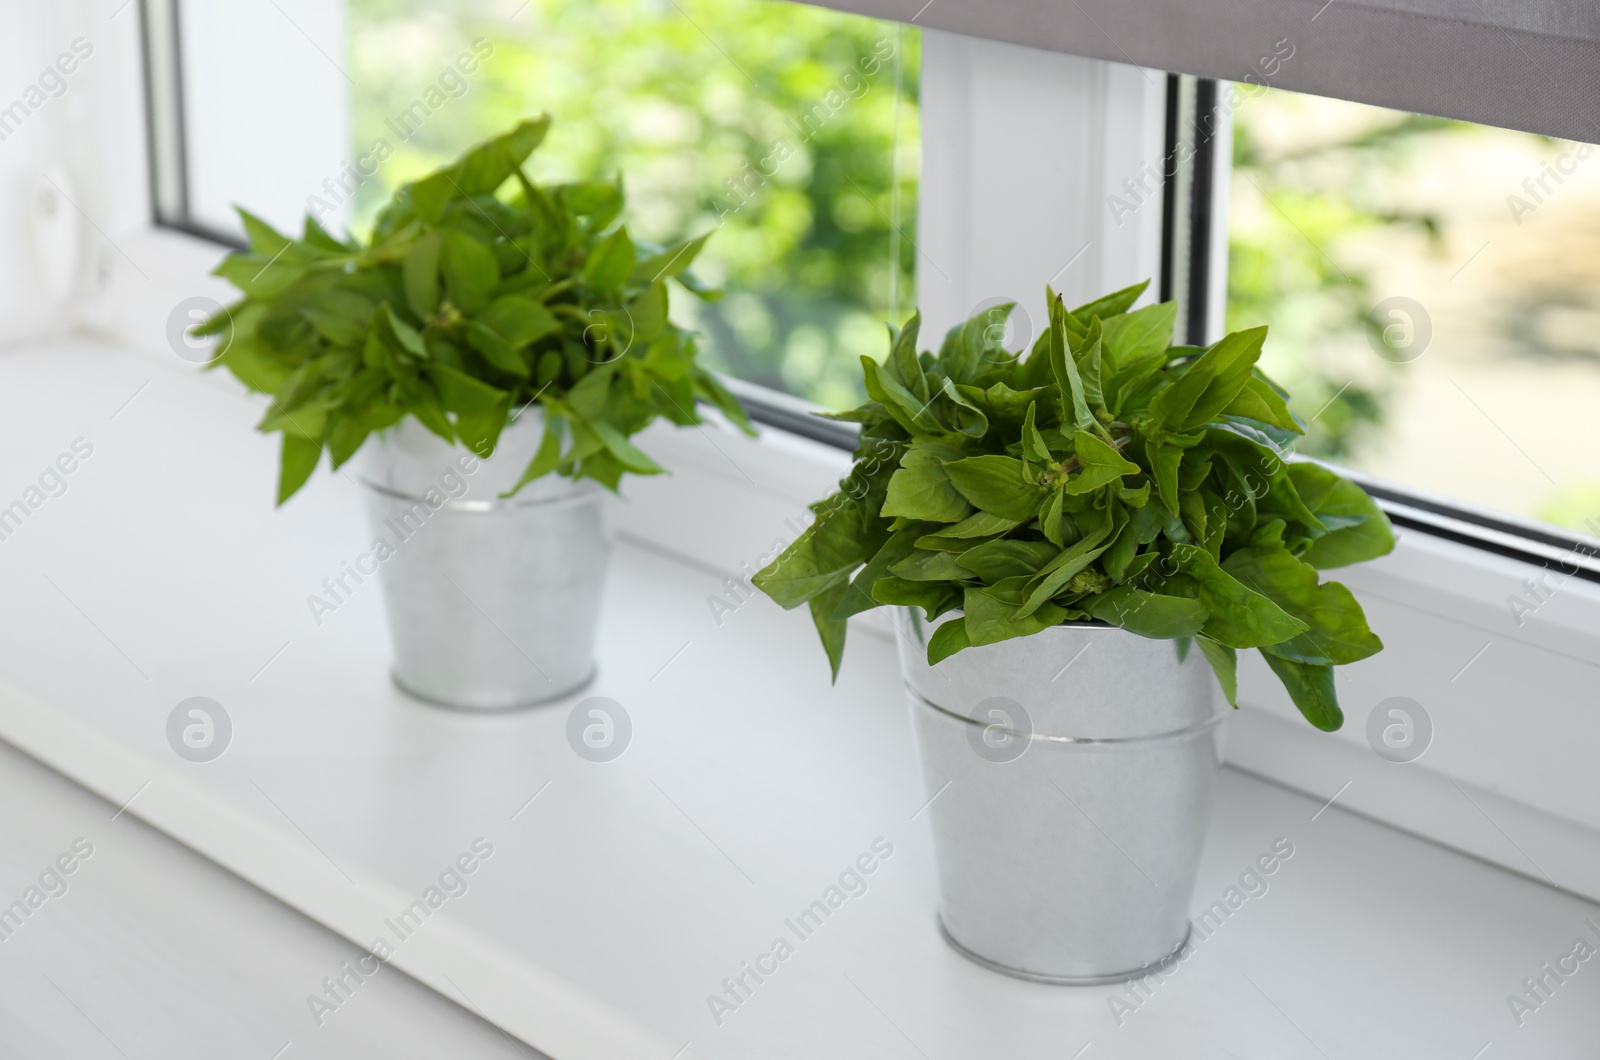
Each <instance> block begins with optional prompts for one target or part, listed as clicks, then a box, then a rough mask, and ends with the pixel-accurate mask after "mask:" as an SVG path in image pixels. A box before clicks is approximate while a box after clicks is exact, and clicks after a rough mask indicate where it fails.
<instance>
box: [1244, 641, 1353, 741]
mask: <svg viewBox="0 0 1600 1060" xmlns="http://www.w3.org/2000/svg"><path fill="white" fill-rule="evenodd" d="M1262 656H1263V658H1265V659H1266V660H1267V665H1268V666H1270V667H1272V672H1273V673H1275V674H1277V675H1278V679H1279V680H1280V681H1282V682H1283V687H1284V688H1285V689H1287V690H1288V692H1289V698H1290V699H1292V700H1294V705H1295V706H1296V707H1298V708H1299V710H1300V713H1301V714H1303V715H1305V719H1306V720H1307V721H1309V722H1310V723H1311V724H1312V725H1315V726H1316V727H1317V728H1319V729H1321V730H1322V731H1323V732H1335V731H1337V730H1338V728H1339V727H1340V726H1341V725H1343V724H1344V712H1343V711H1342V710H1340V709H1339V696H1338V694H1337V692H1335V690H1334V687H1333V667H1331V666H1308V665H1307V664H1305V663H1300V662H1294V661H1293V660H1290V659H1284V658H1280V657H1279V656H1276V655H1269V654H1267V653H1265V652H1263V653H1262Z"/></svg>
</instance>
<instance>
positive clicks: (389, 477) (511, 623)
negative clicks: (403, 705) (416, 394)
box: [359, 412, 615, 710]
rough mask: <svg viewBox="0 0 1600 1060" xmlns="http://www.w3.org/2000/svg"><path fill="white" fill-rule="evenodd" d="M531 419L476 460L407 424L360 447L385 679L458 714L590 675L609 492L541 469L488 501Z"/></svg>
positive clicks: (520, 453)
mask: <svg viewBox="0 0 1600 1060" xmlns="http://www.w3.org/2000/svg"><path fill="white" fill-rule="evenodd" d="M542 429H543V428H542V424H541V422H540V417H539V416H538V414H537V413H535V412H529V413H525V414H524V415H522V416H521V417H519V418H518V419H516V420H515V421H513V422H512V423H510V424H508V425H507V426H506V429H505V431H504V433H503V434H502V435H501V439H500V443H499V445H498V446H497V448H496V449H495V453H494V455H493V456H492V457H490V458H489V459H488V460H479V459H478V458H476V457H474V456H473V455H472V454H471V453H469V452H468V451H467V450H466V449H464V448H461V447H459V446H451V445H448V444H446V443H445V442H444V441H443V440H442V439H440V438H438V437H437V436H436V435H434V434H433V433H432V432H430V431H428V430H427V429H426V428H424V427H423V426H422V425H421V424H418V423H416V422H415V421H414V420H412V419H411V418H410V417H407V418H406V419H405V420H403V421H402V422H401V423H400V424H399V425H397V426H396V427H394V428H391V429H390V430H388V431H386V432H384V433H383V435H382V436H381V437H374V438H373V439H371V440H370V441H369V442H368V443H367V445H366V447H365V448H364V449H363V451H362V453H361V459H360V461H359V466H360V468H361V480H362V484H363V485H364V486H365V487H366V489H367V498H368V510H369V512H370V514H371V518H372V529H373V532H374V533H375V534H376V535H377V536H378V539H379V540H380V541H385V542H387V543H388V545H389V548H388V549H387V550H382V549H379V548H378V547H377V542H374V554H377V555H379V556H380V558H379V564H378V567H379V571H380V572H381V580H382V582H383V591H384V600H385V603H386V604H387V609H388V614H389V632H390V636H391V639H392V640H393V643H394V670H393V677H394V682H395V684H397V685H399V686H400V687H401V688H402V689H404V690H405V691H407V692H410V693H411V694H412V695H415V696H417V697H418V698H421V699H425V700H428V701H430V702H433V703H437V704H440V705H442V706H448V707H458V708H461V709H465V710H503V709H506V708H509V707H519V706H527V705H530V704H533V703H542V702H545V701H546V700H551V699H556V698H559V697H561V696H564V695H566V694H568V693H569V692H572V691H575V690H576V689H578V688H581V687H582V686H584V685H585V684H587V683H588V682H589V681H590V680H591V679H592V678H593V677H594V672H595V664H594V641H595V631H596V627H597V626H598V624H599V619H600V596H601V591H602V588H603V586H604V582H605V573H606V566H607V564H608V562H609V560H610V557H611V544H612V541H613V539H614V537H615V519H614V515H613V513H612V511H611V505H610V501H611V495H610V494H609V493H608V492H607V491H606V490H605V489H604V488H602V487H600V486H598V485H596V484H595V483H593V482H589V481H584V482H577V483H575V482H572V481H571V480H569V479H565V478H560V477H558V476H555V475H547V476H545V477H544V478H542V479H540V480H538V481H536V482H532V483H530V484H528V485H527V486H525V487H524V488H523V489H522V490H521V491H520V492H519V493H517V495H516V496H515V497H511V498H507V499H502V498H501V497H500V494H501V493H503V492H505V491H507V490H509V489H510V488H511V487H512V486H514V485H515V484H516V481H517V479H518V478H520V477H521V475H522V471H523V469H524V468H525V467H526V466H527V464H528V461H529V459H530V458H531V457H532V456H533V453H534V452H535V450H536V449H537V447H538V444H539V440H540V437H541V432H542Z"/></svg>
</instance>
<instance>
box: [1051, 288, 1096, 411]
mask: <svg viewBox="0 0 1600 1060" xmlns="http://www.w3.org/2000/svg"><path fill="white" fill-rule="evenodd" d="M1048 335H1049V346H1048V347H1047V350H1048V356H1049V358H1050V370H1051V373H1052V374H1053V375H1054V377H1055V382H1056V388H1057V389H1058V390H1059V391H1060V397H1061V416H1062V418H1063V419H1065V420H1067V421H1069V422H1071V423H1072V424H1073V425H1074V426H1076V427H1077V428H1078V429H1079V430H1085V429H1088V428H1091V427H1096V426H1098V423H1097V422H1096V420H1095V418H1094V414H1093V413H1091V412H1090V411H1089V403H1088V400H1087V398H1086V397H1085V395H1084V389H1083V380H1082V379H1081V378H1080V377H1079V375H1078V365H1077V362H1076V361H1074V360H1073V357H1072V351H1071V350H1070V349H1069V348H1068V344H1067V325H1066V310H1065V309H1064V308H1062V305H1061V299H1060V298H1059V297H1057V298H1056V300H1055V301H1054V302H1053V303H1052V304H1051V306H1050V330H1049V332H1048Z"/></svg>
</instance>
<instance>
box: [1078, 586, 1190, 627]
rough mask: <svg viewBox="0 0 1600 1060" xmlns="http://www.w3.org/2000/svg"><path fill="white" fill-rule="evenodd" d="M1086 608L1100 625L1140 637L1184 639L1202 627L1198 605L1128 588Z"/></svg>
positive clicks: (1112, 592) (1101, 596) (1181, 599)
mask: <svg viewBox="0 0 1600 1060" xmlns="http://www.w3.org/2000/svg"><path fill="white" fill-rule="evenodd" d="M1079 606H1083V605H1079ZM1088 608H1089V613H1090V614H1091V615H1093V616H1094V617H1095V618H1097V619H1099V620H1100V621H1102V622H1106V623H1109V624H1111V625H1113V626H1121V627H1122V628H1123V629H1125V630H1127V631H1128V632H1129V633H1137V634H1139V636H1141V637H1155V638H1157V639H1169V638H1172V637H1188V636H1192V635H1193V634H1196V633H1198V632H1200V629H1201V627H1203V626H1204V625H1205V623H1206V609H1205V605H1204V604H1202V603H1201V602H1200V601H1198V600H1191V599H1189V598H1188V597H1186V596H1165V595H1163V594H1161V593H1152V592H1147V591H1145V590H1144V589H1139V588H1135V587H1134V586H1131V585H1122V586H1118V587H1117V588H1115V589H1112V590H1110V591H1109V592H1106V593H1102V594H1101V595H1099V596H1097V597H1095V598H1094V600H1092V601H1091V602H1089V604H1088Z"/></svg>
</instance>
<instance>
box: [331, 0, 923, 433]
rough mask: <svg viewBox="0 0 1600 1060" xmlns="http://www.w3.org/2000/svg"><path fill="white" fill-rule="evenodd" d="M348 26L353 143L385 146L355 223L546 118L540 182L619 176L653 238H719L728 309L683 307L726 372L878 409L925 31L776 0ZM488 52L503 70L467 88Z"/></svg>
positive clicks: (433, 17) (375, 5)
mask: <svg viewBox="0 0 1600 1060" xmlns="http://www.w3.org/2000/svg"><path fill="white" fill-rule="evenodd" d="M347 18H348V27H347V33H348V39H349V41H350V53H351V54H350V57H351V63H352V69H351V76H352V77H353V79H354V80H355V82H356V87H354V88H353V89H352V91H351V95H352V99H353V102H354V106H353V113H352V118H351V121H352V129H351V137H352V140H353V142H354V145H355V148H356V151H357V152H358V153H359V154H366V155H370V154H371V149H372V148H373V147H374V146H375V145H376V144H377V143H378V142H379V141H384V143H385V144H386V145H387V147H388V148H389V150H388V151H385V152H383V153H384V154H385V155H387V156H388V157H386V158H385V160H384V161H383V162H382V164H381V165H379V166H377V167H376V170H377V171H376V173H375V174H374V175H373V176H372V177H371V178H370V179H367V180H366V181H365V182H364V183H362V184H361V185H360V186H359V187H358V188H357V190H356V195H355V202H354V204H353V208H354V222H355V227H356V228H357V229H362V228H364V227H365V226H366V225H367V224H369V223H370V220H371V217H372V215H373V213H374V212H375V211H376V209H377V207H378V206H380V205H381V204H382V203H383V202H384V201H385V200H386V199H387V197H388V196H389V194H390V193H391V192H392V191H393V190H394V188H395V187H397V186H398V185H400V184H402V183H404V182H405V181H407V180H410V179H413V178H415V177H417V176H418V175H420V174H421V173H423V172H425V171H427V170H429V169H431V168H433V167H435V166H437V165H439V164H441V163H442V162H444V161H446V160H448V159H449V158H451V157H453V156H454V155H455V154H456V153H458V152H459V151H460V150H461V149H462V148H463V147H465V146H466V145H468V144H470V143H473V142H476V141H478V140H481V139H484V138H486V137H488V136H490V135H492V134H494V133H496V132H498V131H500V130H502V129H504V128H507V127H509V126H510V125H511V124H512V123H514V122H515V121H516V120H517V119H519V118H521V117H524V116H526V115H529V114H533V113H537V112H539V111H549V112H550V114H551V115H552V116H553V117H554V119H555V124H554V127H553V129H552V131H551V135H550V138H549V140H547V141H546V144H545V145H544V146H543V147H541V148H540V149H539V151H538V152H537V153H536V154H535V156H534V163H533V166H532V167H531V168H532V170H533V175H534V176H535V177H536V178H537V179H557V180H560V179H578V178H590V177H610V176H613V175H615V174H618V173H621V174H622V175H623V178H624V183H625V186H626V188H627V192H628V203H629V205H628V213H627V216H626V220H627V223H628V225H629V229H630V231H632V232H634V233H635V234H636V235H638V236H640V237H642V238H645V239H650V240H654V241H658V242H666V241H669V240H672V239H676V238H679V237H684V236H693V235H698V234H700V233H701V232H705V231H709V230H712V229H717V231H716V234H715V235H714V236H713V237H712V239H711V241H710V243H709V244H708V246H707V248H706V250H705V252H704V253H703V254H702V255H701V257H700V260H699V262H698V263H697V266H696V268H697V271H699V272H700V273H701V275H702V278H703V279H706V280H708V281H710V282H713V283H717V284H720V285H724V286H725V287H726V288H727V295H726V297H725V298H724V299H723V300H721V301H719V302H716V303H711V304H704V303H697V302H696V300H694V299H692V298H689V297H685V296H682V295H681V293H679V294H675V295H674V297H673V306H672V309H673V315H674V317H675V318H676V319H678V320H680V322H682V323H684V324H685V325H688V326H693V327H698V328H699V329H701V331H702V332H703V334H704V349H705V352H706V354H707V357H708V359H709V362H710V363H711V364H712V365H713V366H714V367H717V368H719V369H721V370H723V371H726V372H728V373H729V374H731V375H734V376H737V377H739V378H742V379H747V380H751V381H753V382H757V383H762V384H765V385H767V386H772V387H776V388H779V389H782V390H787V391H789V392H791V393H794V394H797V395H800V396H802V397H805V398H809V399H811V400H813V401H816V402H818V403H820V404H822V405H825V406H828V407H833V408H845V407H849V406H852V405H854V404H856V403H858V402H859V401H861V400H862V399H863V397H864V395H863V393H862V390H861V384H860V366H859V363H858V358H859V355H861V354H863V353H865V354H869V355H871V356H873V357H879V358H881V357H882V356H883V354H884V352H885V349H886V343H885V338H884V327H883V325H884V321H886V320H890V319H894V320H895V321H896V323H898V322H899V320H901V319H903V318H904V317H906V316H908V315H909V314H910V310H911V308H912V306H914V305H915V290H914V286H913V279H914V275H915V251H914V249H913V247H912V245H911V240H912V239H914V238H915V235H914V233H915V228H916V212H915V205H916V177H917V169H918V155H917V145H918V142H919V140H918V110H917V76H916V75H917V69H918V48H919V44H920V40H919V37H918V35H917V33H916V31H915V30H902V29H900V28H899V27H897V26H895V25H892V24H887V23H879V22H876V21H873V20H871V19H865V18H859V17H855V16H848V15H842V14H838V13H835V12H831V11H824V10H821V9H818V8H813V7H806V6H803V5H799V4H788V3H769V2H766V0H583V2H578V0H529V2H528V3H526V4H525V5H524V6H523V7H521V8H517V7H516V5H515V0H495V2H494V3H489V2H487V0H456V2H453V3H449V4H445V5H441V4H438V3H425V2H423V0H349V4H348V8H347ZM474 42H479V43H478V45H477V50H478V52H479V54H480V55H482V54H484V53H487V55H488V57H487V58H486V59H485V60H484V61H482V62H481V64H476V65H475V66H474V64H467V65H468V66H474V69H473V73H471V74H470V75H463V74H461V73H460V72H459V70H460V68H459V67H457V66H455V65H453V64H454V63H455V60H456V58H457V56H459V55H460V54H461V53H463V52H469V51H471V50H472V49H473V44H474ZM897 78H898V83H897ZM419 103H420V104H421V109H419V108H418V104H419ZM897 151H898V157H896V152H897ZM907 236H909V237H910V238H907Z"/></svg>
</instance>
